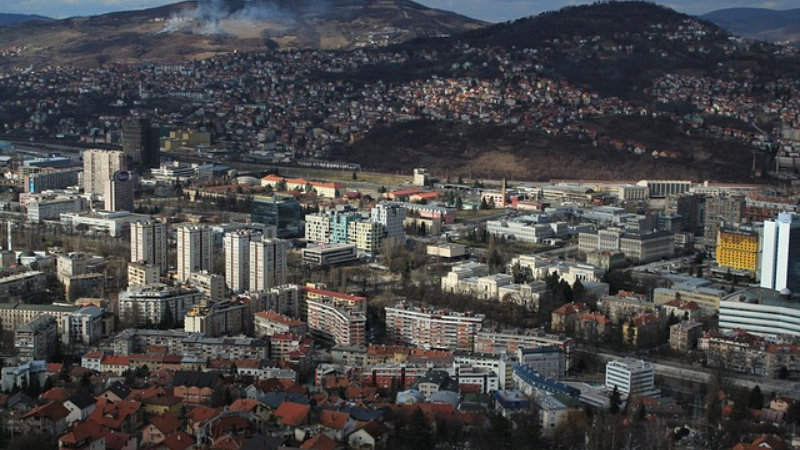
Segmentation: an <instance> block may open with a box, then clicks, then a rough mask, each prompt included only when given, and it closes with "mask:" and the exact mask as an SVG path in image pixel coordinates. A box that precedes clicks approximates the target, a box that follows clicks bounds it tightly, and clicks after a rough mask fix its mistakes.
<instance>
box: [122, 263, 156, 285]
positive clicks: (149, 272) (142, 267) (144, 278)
mask: <svg viewBox="0 0 800 450" xmlns="http://www.w3.org/2000/svg"><path fill="white" fill-rule="evenodd" d="M160 275H161V268H160V267H158V266H154V265H152V264H144V263H138V262H132V263H129V264H128V286H146V285H148V284H153V283H158V281H159V279H160Z"/></svg>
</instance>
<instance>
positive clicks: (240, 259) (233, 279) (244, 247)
mask: <svg viewBox="0 0 800 450" xmlns="http://www.w3.org/2000/svg"><path fill="white" fill-rule="evenodd" d="M260 239H261V233H258V232H256V231H253V230H247V229H242V230H236V231H232V232H230V233H227V234H225V238H224V243H223V245H224V247H225V282H226V283H227V284H228V288H229V289H230V290H232V291H233V292H244V291H246V290H248V289H250V242H251V241H258V240H260Z"/></svg>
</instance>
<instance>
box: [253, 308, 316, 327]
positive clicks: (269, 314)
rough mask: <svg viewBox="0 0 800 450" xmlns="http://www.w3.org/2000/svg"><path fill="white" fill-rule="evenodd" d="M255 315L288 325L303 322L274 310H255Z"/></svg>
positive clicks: (301, 323)
mask: <svg viewBox="0 0 800 450" xmlns="http://www.w3.org/2000/svg"><path fill="white" fill-rule="evenodd" d="M255 315H256V317H261V318H262V319H267V320H272V321H274V322H279V323H282V324H284V325H288V326H297V325H303V324H304V323H305V322H303V321H302V320H298V319H292V318H291V317H287V316H284V315H283V314H280V313H277V312H274V311H262V312H257V313H256V314H255Z"/></svg>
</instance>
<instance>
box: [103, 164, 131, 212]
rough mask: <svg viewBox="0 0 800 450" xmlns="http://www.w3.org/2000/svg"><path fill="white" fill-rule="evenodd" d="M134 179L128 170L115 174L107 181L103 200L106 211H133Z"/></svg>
mask: <svg viewBox="0 0 800 450" xmlns="http://www.w3.org/2000/svg"><path fill="white" fill-rule="evenodd" d="M133 188H134V186H133V178H132V177H131V174H130V173H128V171H127V170H120V171H118V172H115V173H114V175H112V176H111V178H109V179H108V180H106V186H105V193H104V194H103V200H104V202H105V209H106V211H133V208H134V204H133Z"/></svg>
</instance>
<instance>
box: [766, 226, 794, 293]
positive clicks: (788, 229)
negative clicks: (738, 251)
mask: <svg viewBox="0 0 800 450" xmlns="http://www.w3.org/2000/svg"><path fill="white" fill-rule="evenodd" d="M762 248H763V251H762V258H761V287H763V288H767V289H774V290H776V291H781V290H783V289H789V291H791V293H792V294H800V215H797V214H792V213H780V214H778V218H777V219H775V220H768V221H766V222H764V241H763V246H762Z"/></svg>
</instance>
